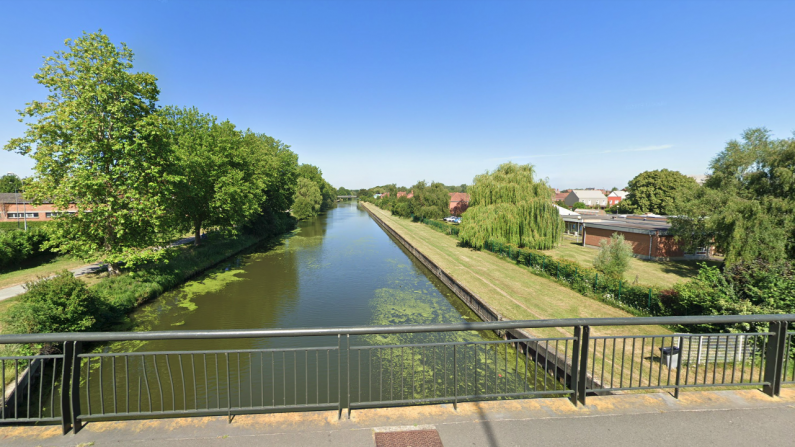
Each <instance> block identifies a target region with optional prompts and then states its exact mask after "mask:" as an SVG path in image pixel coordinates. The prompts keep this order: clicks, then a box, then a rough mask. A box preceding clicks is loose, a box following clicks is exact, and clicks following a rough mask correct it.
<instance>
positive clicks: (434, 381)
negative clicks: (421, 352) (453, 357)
mask: <svg viewBox="0 0 795 447" xmlns="http://www.w3.org/2000/svg"><path fill="white" fill-rule="evenodd" d="M443 348H444V347H443ZM431 350H432V352H433V355H432V357H433V360H431V362H432V364H433V370H432V371H431V372H432V376H433V397H436V369H437V365H436V346H431ZM464 364H466V362H464ZM465 371H466V370H465Z"/></svg>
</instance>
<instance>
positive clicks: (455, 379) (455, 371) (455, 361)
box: [453, 345, 458, 410]
mask: <svg viewBox="0 0 795 447" xmlns="http://www.w3.org/2000/svg"><path fill="white" fill-rule="evenodd" d="M457 348H458V345H453V409H454V410H458V355H457Z"/></svg>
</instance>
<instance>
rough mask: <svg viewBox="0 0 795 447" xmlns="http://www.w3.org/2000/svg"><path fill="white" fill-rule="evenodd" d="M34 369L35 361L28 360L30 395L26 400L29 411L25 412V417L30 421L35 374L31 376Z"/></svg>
mask: <svg viewBox="0 0 795 447" xmlns="http://www.w3.org/2000/svg"><path fill="white" fill-rule="evenodd" d="M32 368H33V361H32V360H28V395H27V398H26V399H25V400H26V403H27V411H26V412H25V417H27V418H28V419H30V399H31V397H32V396H31V387H32V386H33V374H30V373H31V372H32V371H31V369H32Z"/></svg>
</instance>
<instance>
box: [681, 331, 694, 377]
mask: <svg viewBox="0 0 795 447" xmlns="http://www.w3.org/2000/svg"><path fill="white" fill-rule="evenodd" d="M679 352H680V355H682V351H681V350H680V351H679ZM692 353H693V336H692V335H688V337H687V368H686V370H685V385H687V384H688V382H689V381H690V357H692ZM681 360H682V359H680V361H679V364H680V366H681V364H682V362H681ZM696 364H698V358H696Z"/></svg>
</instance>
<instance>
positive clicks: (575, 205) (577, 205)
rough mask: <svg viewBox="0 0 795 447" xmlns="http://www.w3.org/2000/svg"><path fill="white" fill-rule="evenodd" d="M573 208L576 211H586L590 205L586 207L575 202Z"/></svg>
mask: <svg viewBox="0 0 795 447" xmlns="http://www.w3.org/2000/svg"><path fill="white" fill-rule="evenodd" d="M571 207H572V208H573V209H575V210H584V209H586V208H588V205H586V204H584V203H582V202H575V203H574V205H572V206H571Z"/></svg>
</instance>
